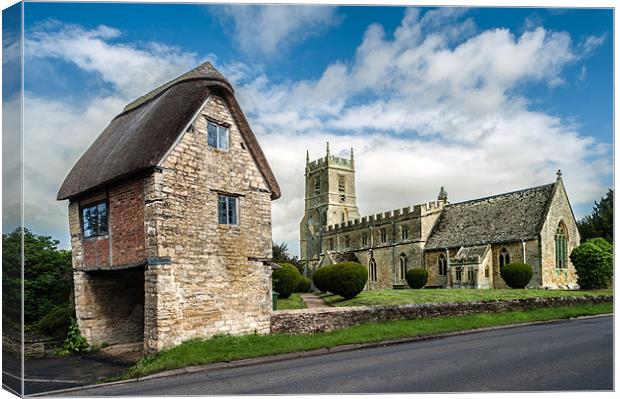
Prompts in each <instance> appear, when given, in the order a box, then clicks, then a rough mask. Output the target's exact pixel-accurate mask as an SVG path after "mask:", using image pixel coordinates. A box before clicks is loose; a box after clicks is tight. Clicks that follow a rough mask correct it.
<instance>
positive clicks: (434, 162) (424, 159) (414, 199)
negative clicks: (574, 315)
mask: <svg viewBox="0 0 620 399" xmlns="http://www.w3.org/2000/svg"><path fill="white" fill-rule="evenodd" d="M461 17H462V15H461V14H458V13H456V14H455V11H454V10H451V9H439V10H436V11H433V12H432V13H430V12H427V13H426V14H424V15H423V16H422V17H420V14H419V12H418V11H417V10H410V11H408V12H407V13H406V15H405V17H404V18H403V21H402V24H401V26H400V27H399V28H398V29H397V30H396V32H395V34H394V36H393V37H388V36H387V35H386V33H385V31H384V29H383V27H381V26H380V25H377V24H375V25H371V26H369V27H368V29H367V31H366V33H365V35H364V37H363V39H362V41H361V43H360V45H359V47H358V49H357V52H356V55H355V59H354V60H352V62H351V63H350V64H346V63H340V62H339V63H335V64H332V65H330V66H328V67H327V68H326V70H325V72H324V73H323V74H322V76H320V77H319V78H318V79H316V80H307V81H301V82H285V83H279V84H272V83H271V82H270V81H269V79H268V78H267V77H266V76H264V75H261V76H259V77H258V78H256V79H255V80H253V81H250V82H247V83H245V84H243V85H241V86H240V87H238V88H237V95H238V96H239V98H240V100H241V103H242V106H243V107H244V109H245V110H246V112H248V113H249V115H250V118H251V121H252V122H253V127H254V129H255V131H257V132H258V133H260V139H261V142H262V143H263V148H264V149H265V151H266V153H267V157H268V159H269V160H270V162H271V163H272V166H273V169H274V171H275V173H276V176H277V178H278V179H279V181H280V183H281V186H282V187H283V197H282V199H280V200H278V201H276V202H275V203H274V212H273V217H274V220H273V225H274V239H276V240H282V241H287V242H288V243H289V248H297V247H298V245H297V240H298V223H299V221H300V220H301V217H302V215H303V167H304V159H305V149H306V148H309V149H310V152H311V154H312V158H316V157H319V156H322V155H323V151H324V150H323V146H324V142H325V141H326V140H329V141H331V143H332V147H336V148H340V149H343V150H345V151H346V150H347V149H348V147H350V146H353V147H355V149H356V165H357V187H358V190H357V195H358V202H359V205H360V208H361V211H362V213H363V214H372V213H375V212H380V211H385V210H389V209H393V208H394V209H395V208H398V207H403V206H408V205H412V204H414V203H420V202H424V201H429V200H433V199H434V198H435V196H436V195H437V192H438V191H439V187H440V186H442V185H443V186H445V187H446V189H447V190H448V191H449V192H450V199H451V200H452V201H461V200H466V199H470V198H475V197H480V196H486V195H491V194H496V193H500V192H505V191H510V190H515V189H519V188H524V187H529V186H533V185H538V184H544V183H548V182H551V181H554V179H555V171H556V170H557V169H562V170H563V171H564V180H565V182H566V185H567V187H568V191H569V195H570V197H571V200H572V201H573V203H574V204H584V203H591V202H592V201H593V200H595V199H597V198H599V196H600V195H601V194H602V193H603V192H604V191H605V186H604V183H603V181H604V179H605V178H606V177H608V176H609V175H610V174H611V157H610V148H608V146H606V145H601V143H598V142H596V141H595V140H594V139H593V138H591V137H588V136H587V135H584V134H583V133H582V132H580V130H579V126H578V125H576V124H575V123H572V122H571V121H568V120H563V119H561V118H559V117H556V116H553V115H549V114H545V113H544V112H541V111H534V110H532V109H530V107H529V103H530V100H529V99H527V98H525V97H523V96H522V95H521V94H520V92H519V89H520V87H521V85H522V84H524V83H537V84H543V85H547V86H549V87H550V88H553V87H555V86H557V85H559V84H564V78H563V76H562V72H563V70H564V68H565V67H566V66H567V65H570V64H572V63H575V62H578V61H579V59H580V57H583V56H584V54H585V53H583V51H581V50H582V48H583V46H577V47H578V48H575V46H574V45H573V43H572V40H571V37H570V35H569V34H567V33H564V32H553V31H548V30H546V29H544V28H543V27H540V26H539V27H536V28H535V29H532V30H528V31H525V32H523V33H522V34H521V35H518V36H515V35H514V34H513V33H512V32H510V31H509V30H507V29H494V30H487V31H482V32H477V33H476V32H475V27H474V26H473V23H472V21H471V20H465V21H462V20H460V19H459V18H461ZM461 19H462V18H461ZM455 32H462V33H463V35H462V36H460V37H461V39H457V38H458V37H459V35H458V34H456V33H455ZM344 147H346V148H344ZM593 159H594V160H595V161H593Z"/></svg>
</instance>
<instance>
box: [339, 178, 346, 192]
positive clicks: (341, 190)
mask: <svg viewBox="0 0 620 399" xmlns="http://www.w3.org/2000/svg"><path fill="white" fill-rule="evenodd" d="M344 183H345V179H344V175H338V191H340V192H343V193H344V188H345V185H344Z"/></svg>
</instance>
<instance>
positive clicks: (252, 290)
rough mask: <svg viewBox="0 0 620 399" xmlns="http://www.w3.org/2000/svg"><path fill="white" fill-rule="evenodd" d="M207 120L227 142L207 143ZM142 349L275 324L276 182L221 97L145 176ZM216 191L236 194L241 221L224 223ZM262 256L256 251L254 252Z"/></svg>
mask: <svg viewBox="0 0 620 399" xmlns="http://www.w3.org/2000/svg"><path fill="white" fill-rule="evenodd" d="M207 120H212V121H215V122H217V123H219V124H222V125H225V126H228V129H229V134H230V145H229V149H228V151H222V150H217V149H214V148H211V147H209V146H208V143H207ZM145 193H146V194H145V201H146V204H147V205H146V210H145V214H146V220H147V223H146V237H147V238H146V242H147V247H146V253H147V254H149V256H151V257H157V258H159V259H164V258H170V263H169V264H158V265H149V266H148V270H147V271H146V277H145V282H146V287H145V290H146V297H145V308H146V315H147V317H146V322H145V349H146V350H147V351H155V350H160V349H162V348H165V347H169V346H172V345H176V344H179V343H181V342H182V341H184V340H187V339H190V338H193V337H210V336H213V335H215V334H248V333H254V332H257V333H267V332H269V315H270V312H271V270H270V268H269V267H268V266H266V265H265V264H264V263H263V262H262V261H260V259H268V258H271V234H270V233H271V200H270V192H269V190H268V187H267V185H266V182H265V181H264V178H263V176H262V175H261V173H260V170H259V169H258V167H257V166H256V164H255V162H254V161H253V159H252V156H251V154H250V153H249V152H248V150H247V149H246V146H245V145H244V143H243V139H242V137H241V135H240V133H239V131H238V128H237V126H236V125H235V122H234V120H233V118H232V116H231V114H230V112H229V111H228V109H227V107H226V105H225V103H224V101H223V100H222V99H221V98H220V97H218V96H212V97H211V98H210V99H209V101H208V102H207V104H206V106H205V107H204V109H203V111H202V113H201V115H200V116H199V117H198V118H197V119H196V121H195V123H194V124H193V126H192V127H191V128H190V130H189V131H188V132H186V133H185V134H183V135H182V137H181V140H180V141H179V142H178V143H177V144H176V145H175V146H174V148H173V149H172V151H170V153H169V154H168V155H167V157H166V159H165V160H164V161H163V163H162V172H161V173H154V174H153V175H151V176H150V177H149V179H148V181H147V184H146V189H145ZM219 193H227V194H228V195H233V196H236V197H237V198H238V202H239V203H238V218H239V220H238V222H239V223H238V225H224V224H218V214H217V201H218V194H219ZM255 259H256V260H255Z"/></svg>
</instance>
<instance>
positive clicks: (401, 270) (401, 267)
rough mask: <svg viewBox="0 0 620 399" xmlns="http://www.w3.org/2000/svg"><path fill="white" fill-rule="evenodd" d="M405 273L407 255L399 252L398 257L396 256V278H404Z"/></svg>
mask: <svg viewBox="0 0 620 399" xmlns="http://www.w3.org/2000/svg"><path fill="white" fill-rule="evenodd" d="M406 273H407V256H406V255H405V254H400V257H399V258H398V279H399V280H404V279H405V274H406Z"/></svg>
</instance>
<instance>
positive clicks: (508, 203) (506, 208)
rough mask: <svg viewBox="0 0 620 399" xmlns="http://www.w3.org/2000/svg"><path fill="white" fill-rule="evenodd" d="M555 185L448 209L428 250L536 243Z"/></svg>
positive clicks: (473, 201)
mask: <svg viewBox="0 0 620 399" xmlns="http://www.w3.org/2000/svg"><path fill="white" fill-rule="evenodd" d="M555 186H556V185H555V183H552V184H547V185H544V186H539V187H533V188H527V189H525V190H520V191H514V192H511V193H506V194H499V195H494V196H492V197H486V198H480V199H475V200H471V201H466V202H460V203H456V204H450V205H446V207H445V208H444V210H443V212H442V213H441V216H439V219H438V220H437V222H436V223H435V226H434V227H433V230H432V231H431V234H430V236H429V238H428V241H427V242H426V245H425V249H426V250H429V249H440V248H441V249H443V248H457V247H462V246H464V247H468V246H475V245H483V244H493V243H502V242H511V241H521V240H527V239H533V238H535V237H537V236H538V234H539V233H540V231H541V229H542V226H543V224H544V221H545V218H546V216H547V212H548V209H549V205H550V202H551V199H552V198H553V193H554V192H555Z"/></svg>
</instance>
